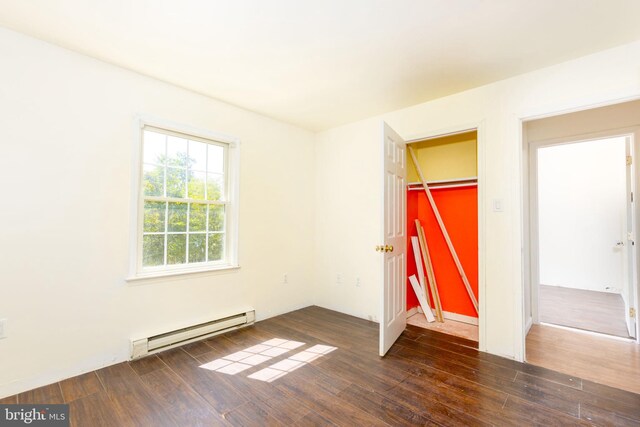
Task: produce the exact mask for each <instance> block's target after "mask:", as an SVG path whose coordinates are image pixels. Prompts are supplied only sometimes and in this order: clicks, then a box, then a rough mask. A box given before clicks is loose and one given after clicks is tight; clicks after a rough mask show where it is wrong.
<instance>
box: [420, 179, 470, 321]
mask: <svg viewBox="0 0 640 427" xmlns="http://www.w3.org/2000/svg"><path fill="white" fill-rule="evenodd" d="M431 194H432V195H433V199H434V200H435V202H436V206H437V207H438V210H439V211H440V215H441V216H442V221H443V222H444V225H445V227H446V228H447V231H448V232H449V237H450V238H451V242H452V243H453V246H454V248H455V249H456V253H457V254H458V258H459V259H460V263H461V264H462V267H463V268H464V271H465V273H466V275H467V279H469V283H470V284H471V288H472V289H473V293H474V294H475V296H476V298H478V189H477V187H475V186H473V187H458V188H442V189H433V190H432V191H431ZM416 218H418V219H420V222H421V223H422V226H423V227H424V232H425V235H426V238H427V243H428V245H429V254H430V255H431V262H432V264H433V271H434V274H435V276H436V283H437V285H438V292H439V293H440V301H441V303H442V310H444V311H448V312H451V313H457V314H463V315H465V316H470V317H478V315H477V313H476V312H475V310H474V308H473V304H472V303H471V299H470V298H469V295H468V294H467V291H466V289H465V286H464V283H463V282H462V278H461V277H460V274H459V273H458V269H457V268H456V265H455V263H454V261H453V257H452V256H451V253H450V252H449V249H448V247H447V243H446V241H445V240H444V236H443V235H442V232H441V231H440V227H439V226H438V223H437V221H436V218H435V215H434V214H433V210H432V209H431V206H430V205H429V201H428V200H427V196H426V195H425V193H424V191H416V190H413V191H407V225H408V230H409V236H417V233H416V226H415V219H416ZM408 245H409V246H408V248H407V254H409V255H410V256H409V257H408V258H407V273H408V275H407V277H408V276H411V275H412V274H416V276H417V272H416V271H417V270H416V264H415V258H414V256H413V249H412V248H411V239H408ZM425 280H427V279H425ZM427 281H428V280H427ZM418 305H419V303H418V299H417V297H416V295H415V293H414V292H413V288H412V287H411V284H410V283H409V281H408V280H407V310H409V309H411V308H413V307H417V306H418ZM432 307H433V305H432Z"/></svg>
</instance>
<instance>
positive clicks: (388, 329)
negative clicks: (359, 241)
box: [376, 123, 407, 356]
mask: <svg viewBox="0 0 640 427" xmlns="http://www.w3.org/2000/svg"><path fill="white" fill-rule="evenodd" d="M382 134H383V135H382V149H383V153H384V182H383V192H384V206H383V214H382V216H383V230H384V235H383V245H382V246H378V247H377V248H376V250H378V251H379V252H382V253H383V254H384V261H383V262H384V266H383V269H384V276H383V285H382V298H381V301H382V304H381V305H382V314H381V316H380V356H384V355H385V354H386V353H387V351H388V350H389V348H391V346H392V345H393V343H394V342H395V341H396V340H397V339H398V337H399V336H400V334H401V333H402V331H404V329H405V327H406V326H407V308H406V307H407V297H406V292H407V285H406V282H405V280H406V279H405V276H406V264H407V261H406V256H405V251H406V248H407V233H406V224H405V223H406V210H407V193H406V182H407V160H406V159H407V157H406V144H405V142H404V141H403V140H402V138H400V136H398V134H397V133H395V132H394V131H393V129H391V128H390V127H389V126H388V125H387V124H386V123H383V132H382Z"/></svg>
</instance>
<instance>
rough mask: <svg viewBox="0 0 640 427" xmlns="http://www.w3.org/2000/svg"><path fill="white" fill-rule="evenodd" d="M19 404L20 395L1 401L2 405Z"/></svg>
mask: <svg viewBox="0 0 640 427" xmlns="http://www.w3.org/2000/svg"><path fill="white" fill-rule="evenodd" d="M17 403H18V395H17V394H14V395H13V396H8V397H5V398H3V399H0V405H15V404H17Z"/></svg>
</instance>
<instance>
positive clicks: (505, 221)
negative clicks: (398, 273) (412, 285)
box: [315, 42, 640, 360]
mask: <svg viewBox="0 0 640 427" xmlns="http://www.w3.org/2000/svg"><path fill="white" fill-rule="evenodd" d="M639 95H640V42H636V43H632V44H628V45H625V46H621V47H618V48H615V49H611V50H608V51H604V52H600V53H598V54H595V55H590V56H587V57H584V58H580V59H577V60H573V61H570V62H566V63H563V64H558V65H556V66H553V67H549V68H545V69H542V70H538V71H535V72H532V73H528V74H525V75H521V76H518V77H514V78H511V79H508V80H504V81H500V82H497V83H494V84H490V85H487V86H483V87H480V88H477V89H473V90H469V91H466V92H462V93H459V94H456V95H452V96H449V97H446V98H441V99H438V100H435V101H431V102H427V103H424V104H420V105H416V106H414V107H411V108H406V109H403V110H399V111H395V112H391V113H388V114H384V115H382V116H379V117H373V118H370V119H367V120H363V121H359V122H357V123H352V124H348V125H345V126H341V127H338V128H334V129H331V130H328V131H325V132H322V133H321V134H320V135H319V136H318V144H317V147H316V169H317V171H318V177H317V202H318V203H317V211H316V219H317V221H316V224H317V226H316V235H317V236H318V239H317V240H316V257H317V263H316V277H317V280H316V289H315V294H316V296H317V301H318V303H319V304H321V305H324V306H325V307H328V308H334V309H338V310H341V311H344V312H347V313H350V314H354V315H357V316H361V317H365V316H368V315H374V314H377V313H378V311H379V303H380V301H379V294H380V293H381V292H380V289H381V286H382V274H381V272H382V270H381V267H380V265H381V262H382V260H381V257H380V256H379V254H377V253H376V252H375V251H374V247H375V245H377V244H380V243H381V241H380V239H381V235H382V231H381V230H382V213H381V212H382V211H381V194H382V185H381V182H382V178H381V174H382V162H381V159H382V154H381V130H380V129H381V126H380V122H381V121H382V120H385V121H386V122H387V123H389V125H390V126H391V127H392V128H394V129H395V130H396V131H397V132H399V133H400V135H402V136H404V137H405V138H407V139H410V138H412V137H415V136H419V135H425V134H437V133H439V132H440V133H442V132H444V131H446V130H448V129H452V128H461V127H465V126H466V125H468V124H471V125H473V124H477V123H480V122H481V123H482V126H481V132H480V135H479V137H480V141H479V164H480V180H481V182H480V200H479V205H478V208H479V216H480V221H481V226H482V227H484V230H485V235H484V236H481V239H480V248H479V249H480V258H481V261H482V262H481V265H480V281H481V283H482V282H484V284H485V286H484V292H481V294H480V296H479V299H480V300H481V304H482V305H483V306H484V311H482V310H481V313H480V323H481V336H480V346H481V349H483V350H486V351H489V352H491V353H494V354H498V355H503V356H506V357H512V358H515V359H518V360H523V358H524V336H523V325H524V316H525V315H524V298H523V281H524V275H525V270H524V263H523V237H522V228H523V227H522V226H523V218H524V211H523V190H522V179H523V175H522V171H523V166H522V161H523V152H522V140H521V134H522V126H521V122H520V119H521V118H525V117H527V118H532V117H534V116H541V115H546V114H550V113H559V112H562V111H566V110H571V109H575V108H582V107H585V106H590V105H595V104H599V103H603V102H612V101H614V100H617V99H621V98H625V97H631V96H639ZM493 199H501V200H502V202H503V208H504V211H503V212H493V211H492V210H491V206H492V200H493ZM482 237H484V238H482ZM337 273H341V274H342V275H344V277H345V278H352V277H355V276H357V275H366V278H367V280H366V281H363V282H362V285H361V287H360V288H356V287H355V285H354V283H353V282H351V281H347V282H345V283H344V285H342V286H340V285H336V284H335V280H334V279H335V275H336V274H337Z"/></svg>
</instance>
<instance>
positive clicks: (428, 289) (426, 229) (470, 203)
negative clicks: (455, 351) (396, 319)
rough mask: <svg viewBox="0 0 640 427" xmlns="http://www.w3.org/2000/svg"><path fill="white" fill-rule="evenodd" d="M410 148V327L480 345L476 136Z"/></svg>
mask: <svg viewBox="0 0 640 427" xmlns="http://www.w3.org/2000/svg"><path fill="white" fill-rule="evenodd" d="M408 148H409V149H408V154H407V167H408V168H407V173H408V175H407V183H408V184H407V190H406V191H407V232H408V233H407V235H408V236H409V238H408V239H407V246H408V247H407V255H408V256H407V281H406V282H407V323H409V324H413V325H416V326H420V327H425V328H428V329H433V330H437V331H439V332H443V333H446V334H450V335H456V336H460V337H463V338H467V339H470V340H472V341H477V340H478V311H477V300H478V178H477V175H478V156H477V132H476V131H475V130H474V131H470V132H465V133H459V134H455V135H448V136H443V137H438V138H430V139H428V140H424V141H418V142H412V143H410V144H409V145H408ZM415 162H417V164H418V167H417V168H416V166H415V164H414V163H415ZM423 181H424V182H426V184H427V187H428V190H429V191H428V192H429V193H430V195H431V200H429V199H430V198H429V195H428V194H427V191H425V189H424V186H423ZM438 216H439V217H440V221H439V219H438ZM416 220H418V221H416ZM420 228H422V231H423V234H424V241H421V238H422V236H420V234H421V230H420ZM412 237H417V238H412ZM411 276H414V277H413V278H412V277H411ZM412 281H413V282H414V283H413V285H412V283H411V282H412ZM419 294H422V295H419ZM474 300H475V301H474ZM425 306H428V307H429V310H431V311H432V313H433V316H431V315H426V314H428V313H425V312H424V310H423V308H424V307H425ZM434 319H435V320H434Z"/></svg>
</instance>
